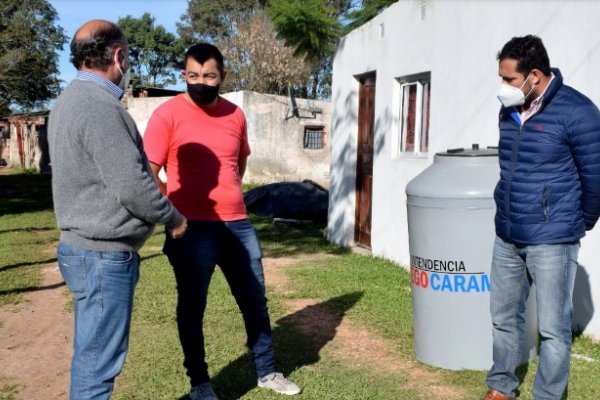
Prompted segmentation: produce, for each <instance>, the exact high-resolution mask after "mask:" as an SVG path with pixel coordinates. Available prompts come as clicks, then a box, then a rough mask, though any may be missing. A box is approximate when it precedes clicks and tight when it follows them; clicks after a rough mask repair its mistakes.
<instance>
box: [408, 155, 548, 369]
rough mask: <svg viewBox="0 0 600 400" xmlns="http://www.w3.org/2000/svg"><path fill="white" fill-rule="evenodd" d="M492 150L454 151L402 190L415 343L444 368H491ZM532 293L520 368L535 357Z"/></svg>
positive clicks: (422, 355)
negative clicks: (405, 207) (405, 214)
mask: <svg viewBox="0 0 600 400" xmlns="http://www.w3.org/2000/svg"><path fill="white" fill-rule="evenodd" d="M498 178H499V165H498V151H497V149H490V148H488V149H479V146H478V145H473V147H472V148H471V149H466V150H465V149H453V150H448V151H447V152H442V153H437V154H436V155H435V156H434V160H433V164H432V165H430V166H429V167H428V168H427V169H425V170H424V171H423V172H422V173H421V174H419V175H418V176H417V177H415V178H414V179H413V180H412V181H410V182H409V183H408V185H407V186H406V195H407V207H408V233H409V249H410V270H411V277H412V303H413V329H414V345H415V352H416V357H417V359H418V360H420V361H422V362H424V363H426V364H429V365H433V366H436V367H441V368H447V369H453V370H457V369H472V370H484V369H489V368H491V366H492V322H491V317H490V310H489V306H490V296H489V295H490V286H491V283H490V282H491V280H490V269H491V262H492V250H493V245H494V239H495V228H494V214H495V210H496V206H495V202H494V188H495V186H496V183H497V182H498ZM536 315H537V314H536V312H535V291H534V288H532V290H531V293H530V296H529V300H528V303H527V311H526V320H527V323H526V329H525V348H524V351H523V358H522V361H523V362H524V363H525V362H527V361H529V360H530V359H531V358H532V357H534V356H535V355H536V354H537V350H536V348H537V319H536Z"/></svg>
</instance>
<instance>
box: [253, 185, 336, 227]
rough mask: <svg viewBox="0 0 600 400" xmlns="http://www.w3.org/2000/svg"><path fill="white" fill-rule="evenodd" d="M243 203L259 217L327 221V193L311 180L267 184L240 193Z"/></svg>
mask: <svg viewBox="0 0 600 400" xmlns="http://www.w3.org/2000/svg"><path fill="white" fill-rule="evenodd" d="M244 203H245V204H246V208H247V209H248V211H250V212H252V213H254V214H256V215H260V216H261V217H270V218H284V219H297V220H307V221H313V222H327V208H328V206H329V192H328V191H327V190H326V189H325V188H323V187H321V186H320V185H318V184H317V183H315V182H313V181H311V180H304V181H302V182H278V183H270V184H267V185H263V186H259V187H257V188H254V189H251V190H249V191H247V192H246V193H244Z"/></svg>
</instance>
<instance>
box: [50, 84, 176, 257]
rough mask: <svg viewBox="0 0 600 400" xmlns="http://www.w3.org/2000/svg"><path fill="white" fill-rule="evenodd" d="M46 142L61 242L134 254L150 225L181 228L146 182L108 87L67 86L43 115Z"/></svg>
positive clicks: (135, 144) (138, 144) (146, 170)
mask: <svg viewBox="0 0 600 400" xmlns="http://www.w3.org/2000/svg"><path fill="white" fill-rule="evenodd" d="M48 139H49V146H50V159H51V162H52V192H53V198H54V210H55V213H56V219H57V222H58V227H59V229H60V230H61V241H64V242H66V243H67V244H70V245H73V246H77V247H81V248H84V249H88V250H96V251H137V250H138V249H139V248H140V247H141V246H142V245H143V244H144V242H145V241H146V239H148V237H149V236H150V235H151V234H152V230H153V228H154V224H156V223H163V224H165V225H166V227H167V228H172V227H175V226H177V225H178V224H179V223H180V222H181V220H182V216H181V215H180V214H179V212H177V210H176V209H175V207H173V205H172V204H171V203H170V202H169V200H168V199H167V198H166V197H165V196H163V195H162V194H161V193H160V191H159V190H158V188H157V186H156V183H155V182H154V179H153V178H152V173H151V171H150V167H149V165H148V160H147V158H146V155H145V154H144V151H143V146H142V138H141V136H140V134H139V132H138V130H137V128H136V126H135V122H134V121H133V118H131V116H130V115H129V114H128V113H127V111H126V110H125V108H124V107H123V106H122V105H121V102H120V101H119V100H118V99H117V98H116V97H115V95H114V94H112V93H111V92H110V91H109V90H108V88H106V87H103V86H102V85H101V84H98V83H95V82H91V81H85V80H77V79H76V80H74V81H72V82H71V83H70V84H69V85H68V86H67V87H66V88H65V90H64V91H63V92H62V94H61V95H60V96H59V97H58V99H57V100H56V103H55V105H54V108H53V109H52V111H51V113H50V121H49V129H48Z"/></svg>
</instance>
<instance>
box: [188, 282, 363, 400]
mask: <svg viewBox="0 0 600 400" xmlns="http://www.w3.org/2000/svg"><path fill="white" fill-rule="evenodd" d="M362 296H363V292H352V293H348V294H345V295H342V296H338V297H334V298H331V299H329V300H327V301H324V302H321V303H317V304H314V305H308V306H306V307H304V308H302V309H301V310H299V311H296V312H294V313H292V314H289V315H287V316H285V317H283V318H281V319H279V320H278V321H277V322H276V324H277V327H276V328H274V329H273V341H274V343H273V345H274V349H275V359H276V364H277V370H278V371H279V372H282V373H283V374H284V375H285V376H288V375H289V374H291V373H292V372H293V371H295V370H297V369H299V368H301V367H303V366H306V365H311V364H315V363H317V362H319V360H320V359H321V356H320V354H319V352H320V351H321V349H322V348H323V347H324V346H325V345H326V344H327V343H329V342H330V341H331V340H333V338H334V337H335V335H336V332H337V328H338V326H339V325H340V323H341V322H342V319H343V317H344V315H346V312H347V311H348V310H350V309H351V308H352V307H354V305H355V304H356V303H358V301H359V300H360V299H361V298H362ZM212 384H213V387H214V388H215V391H216V392H217V394H218V396H219V399H221V400H229V399H239V398H240V397H242V396H244V395H245V394H246V393H247V392H249V391H250V390H252V389H253V388H254V387H256V373H255V368H254V364H253V362H252V359H251V356H250V355H249V354H245V355H243V356H240V357H239V358H238V359H236V360H235V361H232V362H231V363H230V364H229V365H227V366H226V367H224V368H223V369H222V370H221V371H219V372H218V373H217V375H216V376H214V377H213V378H212ZM188 398H189V397H188V396H187V395H186V396H183V397H181V398H180V399H179V400H185V399H188Z"/></svg>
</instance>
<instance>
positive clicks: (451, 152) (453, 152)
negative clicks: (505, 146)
mask: <svg viewBox="0 0 600 400" xmlns="http://www.w3.org/2000/svg"><path fill="white" fill-rule="evenodd" d="M435 154H436V155H437V156H443V157H494V156H497V155H498V147H495V146H488V147H486V148H484V149H480V148H479V144H478V143H473V145H472V146H471V148H470V149H465V148H462V147H459V148H456V149H448V150H446V151H442V152H439V153H435Z"/></svg>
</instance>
